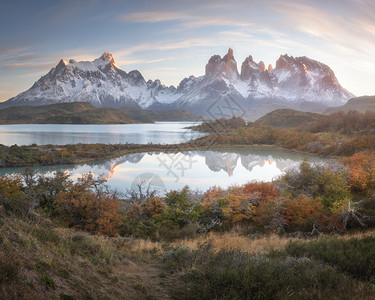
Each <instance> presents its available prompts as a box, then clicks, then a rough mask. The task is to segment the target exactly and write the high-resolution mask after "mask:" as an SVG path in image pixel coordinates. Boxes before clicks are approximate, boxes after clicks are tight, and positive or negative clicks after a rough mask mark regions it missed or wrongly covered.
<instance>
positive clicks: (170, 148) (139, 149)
mask: <svg viewBox="0 0 375 300" xmlns="http://www.w3.org/2000/svg"><path fill="white" fill-rule="evenodd" d="M195 141H196V140H195ZM192 143H194V140H193V141H191V142H189V143H182V144H169V145H163V144H155V145H147V144H117V145H114V144H67V145H52V146H51V145H41V146H35V145H29V146H17V147H20V148H22V149H27V150H28V151H30V152H32V151H37V152H38V153H37V154H38V155H40V156H42V155H46V154H48V153H50V152H54V151H69V148H72V147H73V148H74V147H82V146H83V147H86V148H92V147H103V148H104V149H103V151H105V152H106V153H105V154H103V153H100V154H99V155H97V156H96V157H83V156H84V155H82V156H81V157H73V158H72V157H70V158H67V159H64V158H61V159H60V160H59V161H45V162H32V163H30V162H24V163H23V162H17V163H14V164H10V165H6V166H4V165H0V168H18V167H25V168H27V167H38V166H58V165H76V164H84V163H90V162H94V161H100V160H107V159H113V158H118V157H121V156H124V155H128V154H135V153H145V152H178V151H212V150H218V149H228V150H230V149H272V150H279V151H288V152H292V153H299V154H305V155H308V156H317V157H318V156H320V155H319V154H316V153H309V152H304V151H299V150H296V149H287V148H283V147H280V146H278V145H268V144H249V145H245V144H212V145H192ZM1 146H3V147H8V146H4V145H1ZM111 147H116V148H120V149H116V151H112V152H110V153H108V151H109V150H110V149H106V148H111ZM8 148H10V147H8ZM121 148H123V149H121ZM89 150H90V149H87V150H86V151H89ZM107 153H108V154H107ZM321 157H324V158H333V159H335V158H336V159H337V157H334V156H321Z"/></svg>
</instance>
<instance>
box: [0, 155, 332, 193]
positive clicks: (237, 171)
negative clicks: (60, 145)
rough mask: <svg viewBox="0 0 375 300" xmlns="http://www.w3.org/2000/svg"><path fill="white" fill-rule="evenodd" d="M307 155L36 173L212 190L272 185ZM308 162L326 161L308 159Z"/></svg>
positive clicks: (127, 159)
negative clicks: (149, 178)
mask: <svg viewBox="0 0 375 300" xmlns="http://www.w3.org/2000/svg"><path fill="white" fill-rule="evenodd" d="M305 157H306V155H304V154H299V153H293V152H288V151H281V150H270V149H259V148H250V149H220V150H215V151H187V152H174V153H160V152H148V153H136V154H129V155H125V156H122V157H119V158H116V159H111V160H106V161H100V162H95V163H90V164H84V165H73V166H54V167H39V168H36V171H37V172H41V173H49V172H53V171H66V172H68V173H69V174H70V176H71V177H72V178H73V179H77V178H79V177H80V176H81V175H82V174H84V173H88V172H92V173H93V174H94V175H95V176H99V175H102V176H103V177H104V178H105V179H107V180H108V181H107V184H108V185H109V186H110V188H113V189H117V190H118V191H119V192H126V190H127V189H130V187H131V186H132V183H133V182H134V180H135V178H138V179H139V178H142V174H154V175H155V176H156V177H158V178H160V179H161V180H162V182H163V184H164V186H165V187H166V189H167V190H171V189H180V188H182V187H183V186H185V185H189V186H190V187H191V188H193V189H195V188H197V189H200V190H205V189H207V188H209V187H210V186H214V185H217V186H221V187H228V186H230V185H239V184H243V183H246V182H249V181H264V182H269V181H272V180H273V179H276V178H277V177H278V176H280V175H282V174H284V173H285V172H286V171H287V170H289V169H291V168H296V167H298V166H299V164H300V162H301V161H302V160H303V159H304V158H305ZM308 159H309V161H311V162H315V163H322V162H324V161H326V160H323V159H320V158H317V157H311V156H309V157H308ZM23 170H24V169H23V168H18V169H16V168H13V169H4V170H2V173H3V174H4V173H7V174H9V173H19V172H22V171H23Z"/></svg>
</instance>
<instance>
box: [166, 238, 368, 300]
mask: <svg viewBox="0 0 375 300" xmlns="http://www.w3.org/2000/svg"><path fill="white" fill-rule="evenodd" d="M163 264H164V267H165V269H166V270H167V271H168V272H172V273H175V274H176V275H177V276H178V277H179V279H180V283H181V284H179V285H176V284H175V283H174V284H173V285H171V286H170V293H171V295H172V298H173V299H303V298H305V299H332V298H340V299H349V296H350V297H358V296H363V295H364V294H363V290H361V291H360V290H359V289H357V287H358V285H360V284H359V283H358V282H357V281H355V280H354V279H352V278H350V277H348V276H346V275H345V274H343V273H340V272H338V271H337V270H336V269H335V268H334V267H332V266H329V265H326V264H324V263H322V262H318V261H315V260H312V259H310V258H307V257H301V258H297V257H290V256H285V257H282V256H278V257H267V256H265V255H250V254H247V253H243V252H241V251H237V250H235V251H220V252H218V253H216V252H213V251H212V249H210V246H209V245H204V246H203V247H201V248H200V249H199V250H197V251H190V250H189V249H186V248H178V249H175V250H172V251H169V252H167V253H166V254H165V255H164V257H163ZM365 289H371V287H369V286H367V287H366V288H365ZM348 291H351V292H348Z"/></svg>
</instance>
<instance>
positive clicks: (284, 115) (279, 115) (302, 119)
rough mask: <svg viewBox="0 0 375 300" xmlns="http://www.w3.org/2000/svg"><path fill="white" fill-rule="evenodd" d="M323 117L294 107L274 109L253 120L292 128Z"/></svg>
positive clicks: (273, 125)
mask: <svg viewBox="0 0 375 300" xmlns="http://www.w3.org/2000/svg"><path fill="white" fill-rule="evenodd" d="M324 117H325V116H324V115H321V114H317V113H310V112H302V111H298V110H294V109H276V110H274V111H272V112H270V113H268V114H266V115H265V116H263V117H261V118H260V119H258V120H256V121H255V122H256V123H261V124H264V125H268V126H272V127H281V128H294V127H298V126H300V125H302V124H303V123H306V122H313V121H319V120H322V119H323V118H324Z"/></svg>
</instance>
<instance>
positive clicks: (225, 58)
mask: <svg viewBox="0 0 375 300" xmlns="http://www.w3.org/2000/svg"><path fill="white" fill-rule="evenodd" d="M223 60H224V61H225V62H229V61H230V60H233V61H236V60H235V59H234V56H233V49H232V48H229V49H228V53H227V54H226V55H225V56H224V57H223Z"/></svg>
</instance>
